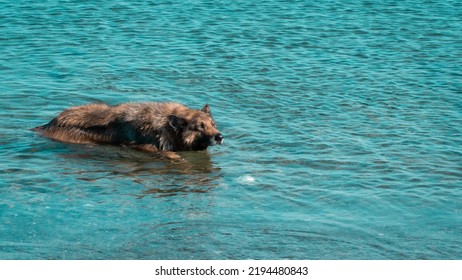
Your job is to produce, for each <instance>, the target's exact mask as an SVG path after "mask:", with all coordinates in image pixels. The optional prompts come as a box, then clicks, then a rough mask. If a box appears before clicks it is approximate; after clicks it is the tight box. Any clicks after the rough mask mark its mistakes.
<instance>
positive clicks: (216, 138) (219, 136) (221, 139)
mask: <svg viewBox="0 0 462 280" xmlns="http://www.w3.org/2000/svg"><path fill="white" fill-rule="evenodd" d="M224 138H225V137H223V135H222V134H221V133H218V134H215V141H217V143H219V144H221V143H222V142H223V139H224Z"/></svg>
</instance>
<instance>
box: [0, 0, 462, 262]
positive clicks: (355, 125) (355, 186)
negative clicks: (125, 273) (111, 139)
mask: <svg viewBox="0 0 462 280" xmlns="http://www.w3.org/2000/svg"><path fill="white" fill-rule="evenodd" d="M139 101H176V102H180V103H183V104H185V105H187V106H189V107H191V108H198V109H199V108H202V107H203V106H204V104H206V103H208V104H210V106H211V108H212V112H213V115H214V117H215V120H216V123H217V125H218V128H219V129H220V130H221V132H222V133H223V134H224V136H225V141H224V145H221V146H214V147H210V148H209V149H208V151H205V152H184V153H180V156H181V157H182V158H183V160H182V161H178V160H176V161H175V160H167V159H162V158H159V157H156V156H154V155H152V154H146V153H141V152H137V151H132V150H129V149H126V148H120V147H113V146H93V145H71V144H64V143H59V142H54V141H51V140H49V139H46V138H43V137H40V136H37V135H36V134H35V133H34V132H33V131H31V130H30V129H31V128H33V127H35V126H38V125H42V124H45V123H47V122H48V121H50V120H51V119H52V118H53V117H54V116H56V115H57V114H58V113H59V112H61V111H62V110H64V109H66V108H68V107H70V106H75V105H81V104H87V103H92V102H105V103H108V104H118V103H122V102H139ZM0 259H462V2H461V1H459V0H454V1H450V0H449V1H448V0H433V1H430V0H429V1H420V0H418V1H410V0H404V1H369V0H354V1H340V0H320V1H308V0H307V1H301V0H300V1H276V0H267V1H243V0H237V1H235V0H234V1H219V0H217V1H214V0H207V1H199V0H197V1H196V0H190V1H188V0H186V1H185V0H182V1H176V0H158V1H117V0H116V1H80V0H79V1H77V0H75V1H74V0H69V1H53V0H48V1H42V0H33V1H20V0H19V1H18V0H14V1H13V0H11V1H8V0H6V1H5V0H0Z"/></svg>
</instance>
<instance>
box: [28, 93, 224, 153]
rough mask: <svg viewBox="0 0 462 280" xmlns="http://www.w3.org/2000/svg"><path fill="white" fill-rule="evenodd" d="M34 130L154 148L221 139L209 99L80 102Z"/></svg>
mask: <svg viewBox="0 0 462 280" xmlns="http://www.w3.org/2000/svg"><path fill="white" fill-rule="evenodd" d="M34 130H35V131H37V132H39V133H40V134H41V135H43V136H46V137H49V138H51V139H54V140H58V141H62V142H67V143H77V144H111V145H122V146H129V147H133V148H135V149H140V150H145V151H152V152H162V151H173V152H175V151H199V150H205V149H207V147H208V146H212V145H215V144H222V142H223V136H222V134H221V133H220V132H219V131H218V130H217V128H216V127H215V123H214V121H213V119H212V115H211V111H210V106H209V105H205V106H204V108H202V110H193V109H189V108H187V107H186V106H184V105H182V104H179V103H155V102H147V103H123V104H120V105H116V106H109V105H106V104H88V105H83V106H76V107H71V108H69V109H67V110H65V111H63V112H62V113H60V114H59V115H58V116H57V117H55V118H54V119H53V120H51V121H50V122H49V123H48V124H46V125H42V126H39V127H36V128H34Z"/></svg>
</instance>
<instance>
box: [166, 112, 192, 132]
mask: <svg viewBox="0 0 462 280" xmlns="http://www.w3.org/2000/svg"><path fill="white" fill-rule="evenodd" d="M167 121H168V124H169V125H170V127H172V128H173V131H178V130H179V129H183V128H184V127H185V126H186V124H187V122H186V120H185V119H184V118H181V117H178V116H175V115H170V116H168V117H167Z"/></svg>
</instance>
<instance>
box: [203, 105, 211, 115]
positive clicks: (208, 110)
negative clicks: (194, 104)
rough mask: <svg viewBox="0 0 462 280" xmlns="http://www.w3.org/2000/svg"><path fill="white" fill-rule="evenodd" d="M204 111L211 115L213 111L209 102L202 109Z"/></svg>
mask: <svg viewBox="0 0 462 280" xmlns="http://www.w3.org/2000/svg"><path fill="white" fill-rule="evenodd" d="M201 111H202V112H204V113H206V114H207V115H209V116H211V115H212V111H211V110H210V106H209V104H205V106H204V108H202V109H201Z"/></svg>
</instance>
